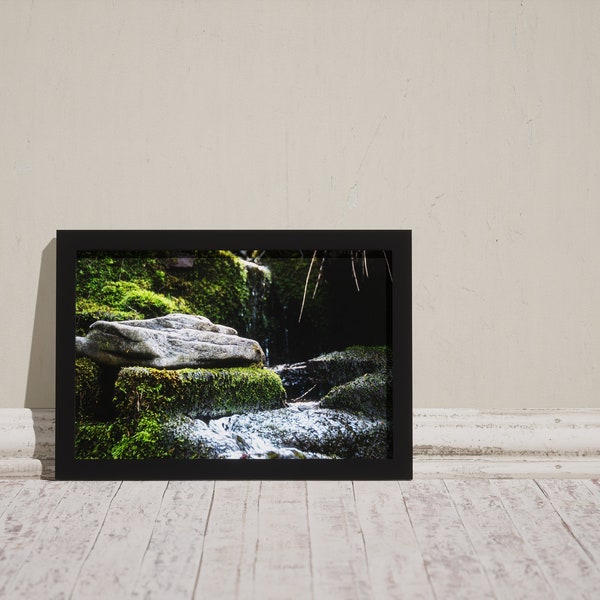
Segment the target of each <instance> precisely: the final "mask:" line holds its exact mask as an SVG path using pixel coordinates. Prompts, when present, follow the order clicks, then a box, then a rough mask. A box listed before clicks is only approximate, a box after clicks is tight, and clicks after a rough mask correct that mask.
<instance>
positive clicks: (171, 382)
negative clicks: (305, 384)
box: [115, 367, 285, 420]
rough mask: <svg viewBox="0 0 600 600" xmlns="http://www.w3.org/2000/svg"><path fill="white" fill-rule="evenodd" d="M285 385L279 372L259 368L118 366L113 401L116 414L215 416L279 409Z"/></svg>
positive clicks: (283, 398)
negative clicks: (119, 367) (277, 373)
mask: <svg viewBox="0 0 600 600" xmlns="http://www.w3.org/2000/svg"><path fill="white" fill-rule="evenodd" d="M284 401H285V390H284V389H283V385H282V384H281V380H280V379H279V377H278V376H277V375H276V374H275V373H273V372H272V371H269V370H268V369H264V368H261V367H239V368H223V369H176V370H163V369H151V368H145V367H127V368H123V369H121V371H120V372H119V376H118V377H117V381H116V383H115V406H116V409H117V412H118V414H119V418H121V419H129V420H134V419H137V418H139V417H140V415H143V414H144V413H153V414H157V415H165V416H176V415H187V416H189V417H192V418H203V419H206V418H210V419H213V418H217V417H222V416H226V415H231V414H235V413H239V412H253V411H259V410H270V409H274V408H281V406H282V405H283V403H284Z"/></svg>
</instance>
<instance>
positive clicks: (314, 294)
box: [312, 256, 325, 300]
mask: <svg viewBox="0 0 600 600" xmlns="http://www.w3.org/2000/svg"><path fill="white" fill-rule="evenodd" d="M324 263H325V256H323V258H322V259H321V264H320V265H319V274H318V275H317V281H316V283H315V289H314V290H313V295H312V297H313V300H314V299H315V296H316V295H317V288H318V287H319V281H321V273H323V264H324Z"/></svg>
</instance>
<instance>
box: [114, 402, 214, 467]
mask: <svg viewBox="0 0 600 600" xmlns="http://www.w3.org/2000/svg"><path fill="white" fill-rule="evenodd" d="M184 420H185V421H187V420H189V419H188V418H186V417H174V418H166V419H165V417H164V416H161V415H157V414H154V413H145V414H144V415H143V416H141V417H140V418H139V419H138V420H137V421H136V422H135V425H134V427H133V428H132V429H130V430H129V431H128V432H126V434H125V435H123V437H122V438H121V439H120V440H119V441H118V442H117V443H116V444H115V445H114V446H113V447H112V449H111V458H114V459H117V460H118V459H126V460H145V459H155V458H176V459H197V458H213V451H212V450H211V448H208V447H206V446H205V445H204V444H202V443H199V442H198V440H195V439H193V438H192V437H189V436H186V435H184V434H183V431H182V429H181V427H180V426H179V425H180V423H181V422H182V421H184Z"/></svg>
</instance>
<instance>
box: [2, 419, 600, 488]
mask: <svg viewBox="0 0 600 600" xmlns="http://www.w3.org/2000/svg"><path fill="white" fill-rule="evenodd" d="M413 431H414V435H413V447H414V451H413V455H414V456H413V465H414V477H415V478H467V477H488V478H497V477H526V478H555V477H560V478H600V409H522V410H487V411H485V410H483V411H482V410H475V409H419V410H415V411H414V420H413ZM53 472H54V409H22V408H3V409H0V478H2V479H5V478H11V479H15V478H18V479H29V478H40V477H48V478H52V476H53Z"/></svg>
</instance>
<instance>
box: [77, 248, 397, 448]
mask: <svg viewBox="0 0 600 600" xmlns="http://www.w3.org/2000/svg"><path fill="white" fill-rule="evenodd" d="M390 272H391V271H390V257H389V256H386V254H385V253H384V252H382V251H378V252H375V251H363V250H328V251H323V250H320V251H315V250H310V249H309V250H289V251H288V250H285V251H282V250H271V251H270V250H235V251H232V250H202V251H200V250H189V249H188V250H185V249H184V250H181V251H161V252H139V251H138V252H131V251H129V252H118V251H98V252H94V251H85V252H78V254H77V276H76V311H75V312H76V314H75V320H76V338H75V348H76V356H77V358H76V361H75V398H74V402H75V408H76V411H75V415H76V422H75V457H76V459H78V460H81V459H84V460H85V459H114V460H121V459H129V460H131V459H133V460H145V459H167V458H173V459H326V460H331V459H349V458H368V459H386V458H391V456H392V454H391V452H392V450H391V449H392V383H393V382H392V353H391V349H390V347H391V344H390V335H391V334H390V330H391V323H390V319H391V316H390V315H391V308H390V303H391V292H390V290H391V281H390Z"/></svg>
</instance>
